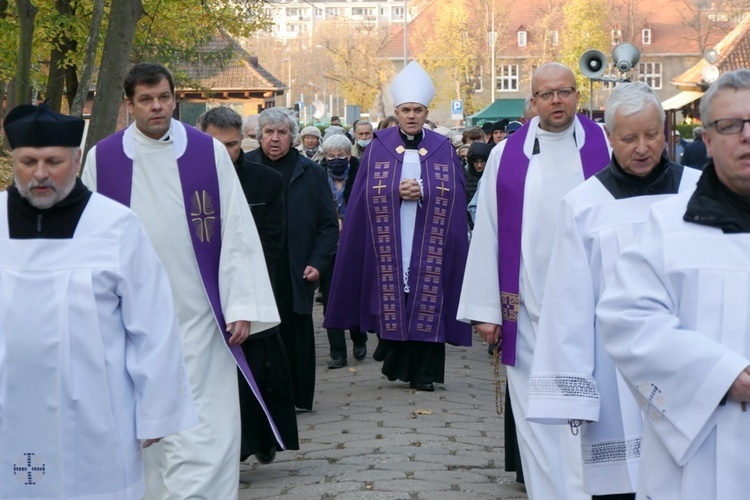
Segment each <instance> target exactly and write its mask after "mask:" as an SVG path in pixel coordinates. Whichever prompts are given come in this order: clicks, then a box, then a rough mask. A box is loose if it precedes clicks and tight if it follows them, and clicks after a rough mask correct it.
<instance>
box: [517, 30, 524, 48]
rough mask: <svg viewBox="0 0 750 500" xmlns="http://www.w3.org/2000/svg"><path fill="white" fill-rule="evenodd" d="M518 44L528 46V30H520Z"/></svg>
mask: <svg viewBox="0 0 750 500" xmlns="http://www.w3.org/2000/svg"><path fill="white" fill-rule="evenodd" d="M518 46H519V47H526V32H525V31H519V32H518Z"/></svg>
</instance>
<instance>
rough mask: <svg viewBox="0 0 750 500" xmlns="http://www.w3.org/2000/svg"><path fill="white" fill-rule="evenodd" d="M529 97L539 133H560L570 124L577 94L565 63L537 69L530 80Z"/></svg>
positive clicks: (576, 103) (576, 101)
mask: <svg viewBox="0 0 750 500" xmlns="http://www.w3.org/2000/svg"><path fill="white" fill-rule="evenodd" d="M531 96H532V97H531V101H532V104H533V106H534V108H535V109H536V111H537V114H538V115H539V127H540V128H542V130H547V131H549V132H562V131H564V130H566V129H567V128H568V127H570V125H571V124H572V123H573V120H574V119H575V114H576V109H577V108H578V97H579V94H578V91H577V90H576V78H575V75H574V74H573V71H571V69H570V68H568V67H567V66H565V65H564V64H560V63H558V62H548V63H544V64H542V65H541V66H539V68H537V70H536V71H535V72H534V76H533V77H532V78H531Z"/></svg>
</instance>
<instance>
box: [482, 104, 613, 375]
mask: <svg viewBox="0 0 750 500" xmlns="http://www.w3.org/2000/svg"><path fill="white" fill-rule="evenodd" d="M577 116H578V120H579V121H580V123H581V126H582V127H583V130H584V132H585V135H586V139H585V141H586V142H585V143H584V145H583V147H582V148H581V149H580V153H581V164H582V165H583V177H584V179H588V178H589V177H591V176H592V175H594V174H595V173H596V172H598V171H599V170H601V169H602V168H604V167H605V166H606V165H607V164H608V163H609V159H610V158H609V149H608V148H607V141H606V139H605V138H604V132H603V131H602V130H601V128H600V127H599V125H597V124H596V123H595V122H593V121H591V120H590V119H588V118H587V117H585V116H583V115H580V114H579V115H577ZM529 129H530V127H529V124H528V123H527V124H525V125H524V126H523V127H521V128H520V129H519V130H518V131H517V132H516V133H515V134H513V135H511V136H510V137H508V139H506V140H507V141H508V142H507V144H506V145H505V149H504V150H503V154H502V157H501V158H500V167H499V169H498V174H497V212H498V213H497V216H498V217H497V220H498V231H497V237H498V258H499V261H500V262H499V266H498V267H499V273H500V276H499V278H500V306H501V309H502V317H503V329H502V330H503V334H502V340H501V349H502V361H503V364H506V365H510V366H515V365H516V338H517V336H518V311H519V307H520V300H519V296H518V289H519V275H520V268H521V226H522V222H523V195H524V189H525V184H526V172H527V171H528V168H529V162H530V161H531V160H530V158H528V157H527V156H526V155H525V154H524V152H523V145H524V142H525V141H526V136H527V135H528V133H529Z"/></svg>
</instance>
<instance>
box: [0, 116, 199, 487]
mask: <svg viewBox="0 0 750 500" xmlns="http://www.w3.org/2000/svg"><path fill="white" fill-rule="evenodd" d="M4 127H5V132H6V134H7V137H8V142H9V144H10V147H11V148H12V149H13V176H14V180H15V182H14V184H13V185H12V186H11V187H10V188H8V190H7V191H5V192H1V193H0V442H1V443H2V446H0V498H39V499H41V498H49V499H53V498H55V499H56V498H101V499H115V498H118V499H134V500H135V499H140V498H141V497H142V496H143V493H144V491H145V487H144V477H143V476H144V475H143V462H142V459H141V449H140V448H141V447H143V448H147V447H150V446H152V445H153V444H154V443H155V442H157V441H159V440H160V438H162V437H163V436H166V435H168V434H173V433H175V432H179V431H182V430H185V429H187V428H189V427H192V426H193V425H195V424H196V423H197V422H198V420H197V417H196V415H195V409H194V406H193V402H192V397H191V391H190V384H189V382H188V380H187V379H186V377H185V367H184V364H183V360H182V349H181V347H180V336H179V335H180V334H179V329H178V325H177V321H176V320H175V315H174V306H173V303H172V293H171V291H170V286H169V279H168V277H167V274H166V272H165V271H164V267H163V266H162V264H161V262H160V261H159V258H158V257H157V255H156V252H155V251H154V248H153V246H152V245H151V243H150V242H149V239H148V237H147V236H146V233H145V231H144V230H143V227H142V226H141V224H140V222H138V219H137V217H136V216H135V214H133V212H131V211H130V210H128V209H127V208H125V207H123V206H122V205H120V204H119V203H115V202H113V201H112V200H109V199H107V198H105V197H103V196H100V195H98V194H95V193H91V191H89V190H88V189H86V187H85V186H84V185H83V184H82V183H81V181H80V180H78V179H77V178H76V174H77V173H78V170H79V167H80V165H81V150H80V149H79V145H80V143H81V137H82V136H83V128H84V122H83V120H81V119H80V118H74V117H70V116H64V115H60V114H58V113H55V112H53V111H51V110H50V109H49V108H47V107H46V106H45V105H44V104H42V105H40V106H38V107H37V106H32V105H28V104H25V105H21V106H18V107H17V108H15V109H13V110H12V111H11V112H10V113H8V116H7V117H6V119H5V124H4ZM138 442H140V445H138V444H137V443H138Z"/></svg>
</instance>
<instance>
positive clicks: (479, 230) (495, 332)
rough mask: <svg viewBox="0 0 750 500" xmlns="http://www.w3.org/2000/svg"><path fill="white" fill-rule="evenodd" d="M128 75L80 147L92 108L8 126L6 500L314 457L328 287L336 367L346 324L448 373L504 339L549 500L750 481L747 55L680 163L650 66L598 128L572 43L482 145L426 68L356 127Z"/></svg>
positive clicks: (200, 477)
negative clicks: (185, 110) (306, 449)
mask: <svg viewBox="0 0 750 500" xmlns="http://www.w3.org/2000/svg"><path fill="white" fill-rule="evenodd" d="M123 88H124V92H125V105H126V107H127V110H128V112H129V115H130V116H131V117H132V119H133V123H132V124H130V125H129V126H128V127H127V128H125V129H123V130H121V131H119V132H117V133H115V134H114V135H112V136H110V137H108V138H106V139H104V140H102V141H100V142H99V143H98V144H97V145H96V146H95V147H94V148H93V149H92V150H91V151H90V152H89V153H88V155H87V157H86V158H85V160H84V159H83V158H82V153H81V150H80V148H79V145H80V143H81V139H82V135H83V131H84V126H83V121H82V120H80V119H77V118H73V117H69V116H64V115H61V114H59V113H56V112H53V111H51V110H50V109H49V108H47V107H46V106H45V105H44V104H41V105H39V106H32V105H22V106H18V107H17V108H15V109H13V110H12V111H11V112H10V113H9V114H8V115H7V116H6V118H5V120H4V130H5V133H6V135H7V138H8V142H9V144H10V146H11V148H12V149H13V169H14V179H15V182H14V184H13V185H12V186H11V187H10V188H9V189H8V190H7V191H6V192H2V193H0V298H1V299H0V443H3V445H2V448H1V449H0V498H32V497H33V498H82V497H90V498H101V499H115V498H118V499H130V498H133V499H136V498H147V499H166V498H211V499H233V498H237V494H238V484H239V462H240V461H244V460H247V459H248V458H249V457H251V456H254V457H255V459H256V460H257V461H258V462H260V463H262V464H268V463H271V462H273V460H274V459H275V457H276V454H277V452H282V451H284V450H296V449H299V447H300V440H299V437H298V430H297V414H298V413H299V412H307V411H310V410H312V409H313V408H314V395H315V369H316V360H315V341H316V339H315V335H314V325H313V316H312V313H313V306H314V303H315V295H316V289H317V290H318V293H319V294H320V300H321V301H322V303H323V307H324V324H323V326H324V327H325V329H326V331H327V339H328V343H329V347H330V359H329V360H328V362H327V367H328V369H329V370H336V369H340V368H342V367H345V366H347V365H348V363H349V360H350V358H349V356H348V353H349V351H348V347H347V341H346V337H347V331H348V337H349V339H350V341H351V355H352V358H353V359H354V360H355V361H356V362H370V361H368V360H367V358H368V354H369V355H370V357H371V358H372V360H374V361H376V362H379V363H382V370H381V371H382V374H383V375H384V376H385V377H386V378H387V379H388V380H389V381H391V382H393V383H394V384H404V388H406V387H407V386H408V387H410V388H412V389H415V390H416V391H419V392H432V391H435V390H436V388H437V387H438V385H439V384H443V383H445V356H446V349H445V344H446V343H448V344H452V345H457V346H470V345H471V343H472V336H473V332H474V331H475V332H476V333H477V334H478V335H479V336H480V337H481V338H482V339H483V340H485V341H486V342H487V344H488V352H489V354H490V355H492V356H494V357H496V359H497V362H502V363H503V364H505V365H506V367H507V376H508V384H507V394H506V395H505V402H506V407H507V410H508V411H507V412H506V427H505V433H506V436H505V439H506V457H505V464H506V468H507V469H508V470H514V471H516V472H517V479H518V481H519V482H523V483H524V484H525V487H526V490H527V492H528V495H529V498H532V499H541V500H547V499H579V498H580V499H610V500H631V499H635V498H636V495H637V496H638V498H654V499H657V498H658V499H675V500H676V499H700V500H705V499H712V498H713V499H733V498H743V496H742V495H743V494H744V490H745V489H746V488H744V487H745V486H747V480H746V479H745V478H746V477H747V474H746V473H747V467H746V465H745V464H746V461H745V460H743V459H742V450H746V449H747V447H748V445H750V443H747V442H746V441H748V439H750V438H746V437H744V436H745V434H746V433H743V432H742V429H743V428H746V427H747V425H748V423H750V420H748V419H750V416H748V413H746V411H745V404H746V402H747V401H750V350H749V348H748V346H750V342H747V339H748V335H749V334H750V329H748V321H747V319H746V316H747V314H745V313H743V311H745V310H747V306H748V300H750V279H749V277H748V273H750V269H749V268H748V266H747V255H748V254H750V239H749V238H748V233H750V202H749V201H748V200H750V127H746V125H747V124H748V122H750V104H748V103H750V71H748V70H738V71H734V72H730V73H726V74H724V75H722V76H721V78H720V79H719V80H718V81H717V82H716V83H714V84H713V85H711V87H710V88H709V89H708V91H707V92H706V94H705V96H704V97H703V100H702V103H701V117H702V119H703V127H702V128H700V129H696V130H698V132H696V134H697V135H696V137H695V141H694V142H692V143H690V144H682V142H681V138H680V137H679V135H674V134H673V135H672V140H674V141H675V145H674V146H673V147H674V148H677V149H676V150H677V151H678V157H677V158H676V159H677V160H678V161H676V162H675V161H671V160H670V159H669V157H668V155H667V151H668V149H669V148H667V142H666V137H667V136H666V134H665V113H664V110H663V109H662V105H661V103H660V101H659V100H658V99H657V97H656V95H655V94H654V93H653V91H652V90H651V89H650V88H649V87H648V86H647V85H646V84H645V83H641V82H635V83H623V84H619V85H617V86H616V87H615V88H614V90H613V91H612V92H611V95H610V97H609V99H608V101H607V105H606V112H605V115H604V123H603V124H600V123H596V122H594V121H592V120H590V119H589V118H587V117H586V116H584V115H581V114H578V113H577V109H578V105H579V92H578V90H577V88H576V80H575V75H574V73H573V71H572V70H571V69H570V68H568V67H566V66H564V65H563V64H560V63H557V62H548V63H544V64H542V65H540V66H539V67H538V68H537V69H536V71H535V73H534V76H533V78H532V81H531V94H530V95H529V97H528V98H527V100H526V105H525V108H524V114H523V116H519V117H515V118H516V119H515V120H501V121H498V122H495V123H490V124H485V126H484V127H471V128H468V129H466V130H465V131H463V133H462V134H454V133H453V132H452V131H451V130H450V129H447V128H445V127H437V126H435V125H434V124H432V123H431V122H430V121H429V112H430V105H431V103H432V101H433V98H434V96H435V85H434V84H433V81H432V79H431V78H430V76H429V75H428V73H427V72H426V71H425V70H424V69H423V68H422V67H421V66H420V65H419V63H417V62H411V63H410V64H408V65H407V66H406V67H405V68H404V69H403V70H402V71H401V72H400V73H399V74H398V75H397V76H396V78H395V79H394V80H393V82H392V84H391V87H390V90H391V94H392V98H393V103H394V108H395V109H394V114H393V116H391V117H388V118H386V119H384V120H383V121H381V122H380V123H378V124H377V125H375V124H373V123H370V122H368V121H366V120H358V121H356V122H355V123H353V124H351V127H349V129H348V130H347V129H346V128H344V127H342V126H340V120H339V119H338V117H332V119H331V123H332V125H331V126H330V127H327V128H326V129H325V130H321V128H319V127H317V126H305V127H303V128H302V129H300V124H299V123H298V121H297V118H296V116H295V115H294V114H293V112H292V111H290V110H287V109H283V108H268V109H265V110H263V111H262V112H260V113H259V114H258V115H257V116H253V117H248V118H245V119H243V117H242V116H240V115H239V114H238V113H237V112H236V111H234V110H233V109H231V108H229V107H226V106H218V107H214V108H212V109H210V110H208V111H206V112H205V113H203V114H202V115H201V116H200V117H199V118H198V121H197V124H196V125H197V128H193V127H192V126H190V125H188V124H183V123H181V122H180V121H178V120H176V119H174V118H173V112H174V111H175V107H176V97H175V84H174V80H173V77H172V75H171V73H170V72H169V71H168V70H167V69H166V68H165V67H164V66H162V65H159V64H153V63H139V64H136V65H134V66H133V67H132V68H131V69H130V70H129V72H128V73H127V75H126V77H125V80H124V83H123ZM334 118H335V120H334ZM334 123H335V124H334ZM680 163H681V164H680ZM82 164H84V169H83V174H82V176H81V177H80V178H78V177H77V174H78V172H79V170H80V169H81V165H82ZM691 167H692V168H691ZM368 347H369V350H368ZM488 369H490V364H489V363H488ZM407 384H408V385H407ZM498 432H500V430H499V429H498ZM70 464H76V467H75V468H71V467H70Z"/></svg>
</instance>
